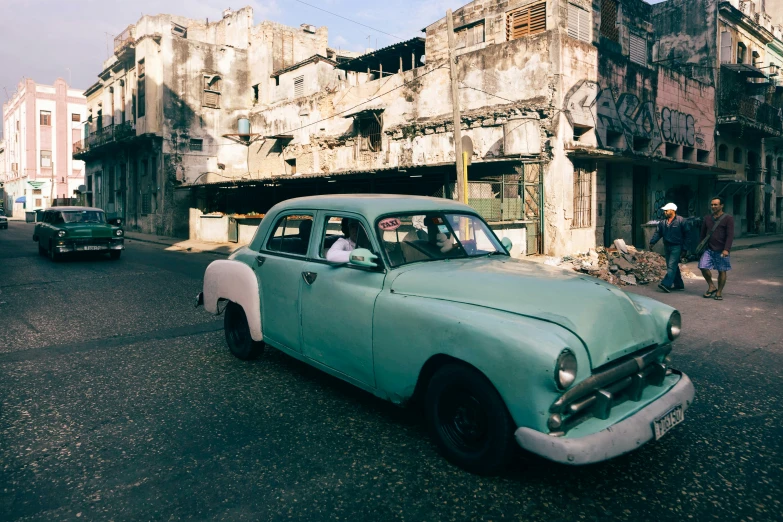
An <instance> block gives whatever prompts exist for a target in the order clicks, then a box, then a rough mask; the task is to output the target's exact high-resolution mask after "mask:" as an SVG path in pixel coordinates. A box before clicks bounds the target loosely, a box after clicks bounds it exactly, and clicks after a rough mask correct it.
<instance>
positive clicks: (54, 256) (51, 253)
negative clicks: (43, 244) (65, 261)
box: [49, 241, 61, 263]
mask: <svg viewBox="0 0 783 522" xmlns="http://www.w3.org/2000/svg"><path fill="white" fill-rule="evenodd" d="M60 258H61V255H60V253H59V252H58V251H57V250H56V249H55V248H54V244H52V242H51V241H50V242H49V259H51V260H52V261H54V262H55V263H56V262H57V261H59V260H60Z"/></svg>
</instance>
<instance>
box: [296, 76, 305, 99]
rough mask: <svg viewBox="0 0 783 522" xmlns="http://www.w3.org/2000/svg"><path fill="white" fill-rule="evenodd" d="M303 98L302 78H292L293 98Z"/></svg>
mask: <svg viewBox="0 0 783 522" xmlns="http://www.w3.org/2000/svg"><path fill="white" fill-rule="evenodd" d="M300 96H304V76H297V77H296V78H294V98H299V97H300Z"/></svg>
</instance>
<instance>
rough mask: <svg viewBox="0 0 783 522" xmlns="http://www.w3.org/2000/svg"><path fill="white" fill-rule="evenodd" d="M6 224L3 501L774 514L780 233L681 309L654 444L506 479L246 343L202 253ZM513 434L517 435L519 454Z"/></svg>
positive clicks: (363, 510)
mask: <svg viewBox="0 0 783 522" xmlns="http://www.w3.org/2000/svg"><path fill="white" fill-rule="evenodd" d="M31 235H32V225H30V224H26V223H20V222H11V225H10V228H9V230H7V231H6V230H3V231H0V407H1V408H2V409H0V519H2V520H77V519H78V520H93V519H99V520H100V519H112V520H153V519H155V520H157V519H165V520H178V519H197V520H204V519H210V520H212V519H218V520H287V519H293V520H351V521H363V520H368V521H369V520H411V521H423V520H431V521H448V520H547V521H559V520H562V521H574V520H588V521H589V520H601V521H604V520H645V521H646V520H656V521H665V520H676V521H681V520H720V521H725V520H732V521H734V520H748V521H750V520H753V521H760V520H780V516H781V515H780V513H781V511H782V507H783V506H781V498H783V495H781V493H782V491H781V490H782V489H783V487H782V486H781V484H783V447H781V446H782V443H783V429H781V426H783V421H782V420H781V405H780V396H781V392H783V384H782V383H783V380H782V379H781V373H782V372H781V368H783V357H782V356H781V339H782V338H783V320H782V319H783V317H782V316H783V269H781V264H780V259H781V258H783V246H782V245H775V246H769V247H766V248H762V249H757V250H747V251H741V252H736V253H734V254H733V255H732V260H733V263H734V265H735V267H736V268H735V270H733V271H732V272H731V273H730V278H729V283H728V285H727V288H726V290H725V300H724V301H723V302H716V301H713V300H707V299H702V298H701V293H702V292H703V291H704V289H705V288H706V284H705V283H703V281H693V280H686V285H687V287H688V288H687V290H686V291H685V292H683V293H672V294H661V293H657V292H656V291H655V288H654V287H638V288H635V289H634V291H636V292H639V293H644V294H648V295H654V296H655V297H657V298H659V299H660V300H662V301H665V302H667V303H670V304H672V305H674V306H676V307H678V308H679V309H680V310H681V312H682V314H683V318H684V319H683V320H684V333H683V335H682V337H681V338H680V339H679V340H678V341H677V343H676V347H675V350H674V358H675V365H676V366H677V367H679V368H680V369H681V370H683V371H685V372H686V373H687V374H689V375H690V376H691V378H692V379H693V381H694V383H695V385H696V390H697V398H696V402H695V403H694V405H693V407H692V408H691V409H690V410H688V412H687V414H686V420H685V423H683V424H681V425H680V426H677V427H676V428H675V429H673V430H672V431H671V432H670V433H669V434H667V435H666V436H665V437H664V438H663V439H661V440H660V441H658V442H653V443H650V444H648V445H646V446H644V447H643V448H641V449H640V450H638V451H636V452H633V453H631V454H629V455H626V456H622V457H619V458H617V459H614V460H612V461H610V462H606V463H602V464H598V465H592V466H587V467H579V468H573V467H567V466H561V465H556V464H553V463H550V462H548V461H544V460H542V459H539V458H536V457H532V456H529V455H524V454H520V455H519V457H518V458H517V459H516V460H515V461H514V462H513V463H512V466H511V469H510V470H509V471H508V473H506V474H505V475H504V476H501V477H496V478H483V477H477V476H473V475H470V474H467V473H465V472H463V471H461V470H459V469H457V468H454V467H453V466H451V465H449V464H448V463H447V462H446V461H444V460H443V459H441V458H440V456H439V455H438V454H437V453H436V451H435V448H434V446H433V444H431V443H430V441H429V439H428V437H427V435H426V433H425V430H424V428H423V426H422V425H421V423H420V415H419V414H418V413H417V412H416V411H410V410H401V409H398V408H397V407H395V406H393V405H390V404H387V403H385V402H382V401H380V400H378V399H375V398H374V397H372V396H370V395H369V394H366V393H364V392H361V391H358V390H357V389H355V388H353V387H351V386H350V385H347V384H344V383H342V382H340V381H338V380H336V379H333V378H331V377H328V376H326V375H324V374H322V373H320V372H318V371H317V370H314V369H311V368H309V367H308V366H305V365H303V364H301V363H299V362H296V361H294V360H292V359H290V358H288V357H286V356H284V355H282V354H281V353H279V352H276V351H267V352H266V353H265V355H264V356H262V357H261V358H260V359H259V360H257V361H254V362H252V363H244V362H242V361H239V360H237V359H235V358H233V357H232V356H231V355H230V354H229V352H228V350H227V348H226V346H225V342H224V339H223V334H222V329H221V322H220V321H219V320H216V319H215V318H214V317H211V316H210V315H208V314H207V313H206V312H204V311H203V309H194V308H193V299H194V296H195V295H196V294H197V292H198V291H199V290H200V285H201V278H202V276H203V271H204V268H205V267H206V266H207V264H208V263H209V262H210V261H212V260H213V259H215V257H214V256H211V255H208V254H189V253H181V252H167V251H165V250H164V249H163V247H160V246H158V245H151V244H145V243H140V242H130V243H129V244H128V249H127V250H126V252H125V253H124V254H123V257H122V259H120V260H119V261H110V260H109V259H108V258H100V257H99V258H96V257H88V258H82V259H78V260H71V261H66V262H62V263H57V264H55V263H52V262H51V261H49V260H48V259H45V258H43V257H39V255H38V252H37V248H36V244H35V243H33V242H32V241H31V240H30V239H31ZM520 453H521V452H520Z"/></svg>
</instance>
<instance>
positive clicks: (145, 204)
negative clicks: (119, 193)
mask: <svg viewBox="0 0 783 522" xmlns="http://www.w3.org/2000/svg"><path fill="white" fill-rule="evenodd" d="M141 213H142V214H151V213H152V194H142V195H141Z"/></svg>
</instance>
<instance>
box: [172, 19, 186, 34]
mask: <svg viewBox="0 0 783 522" xmlns="http://www.w3.org/2000/svg"><path fill="white" fill-rule="evenodd" d="M171 34H173V35H174V36H179V37H180V38H187V37H188V28H187V27H183V26H181V25H179V24H175V23H174V22H172V23H171Z"/></svg>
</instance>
